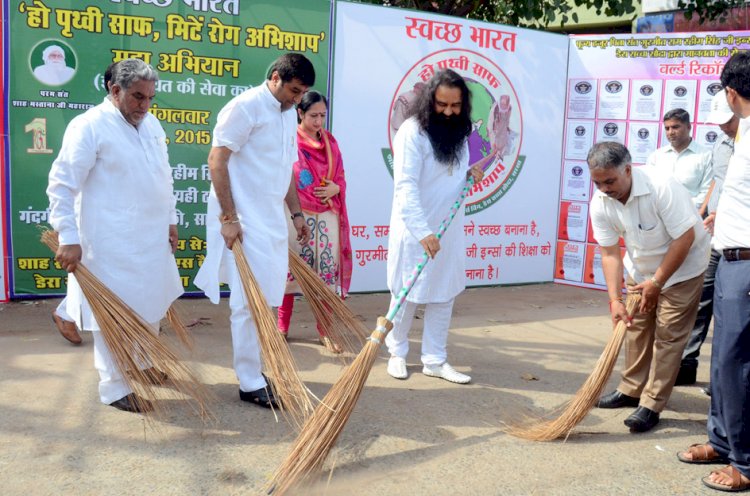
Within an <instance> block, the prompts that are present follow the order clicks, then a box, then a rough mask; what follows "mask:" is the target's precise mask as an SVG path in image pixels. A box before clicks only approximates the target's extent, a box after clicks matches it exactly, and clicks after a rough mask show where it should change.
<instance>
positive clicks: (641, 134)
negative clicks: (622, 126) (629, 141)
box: [638, 127, 651, 140]
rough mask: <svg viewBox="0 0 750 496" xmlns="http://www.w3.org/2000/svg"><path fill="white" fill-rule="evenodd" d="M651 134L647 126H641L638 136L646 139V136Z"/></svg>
mask: <svg viewBox="0 0 750 496" xmlns="http://www.w3.org/2000/svg"><path fill="white" fill-rule="evenodd" d="M649 134H651V133H649V132H648V129H646V128H645V127H642V128H640V129H639V130H638V137H639V138H641V139H644V140H645V139H646V138H648V135H649Z"/></svg>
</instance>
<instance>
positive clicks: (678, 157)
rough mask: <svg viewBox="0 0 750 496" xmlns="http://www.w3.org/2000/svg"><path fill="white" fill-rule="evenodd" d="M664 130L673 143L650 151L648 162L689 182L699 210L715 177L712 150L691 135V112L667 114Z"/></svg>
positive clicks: (686, 182)
mask: <svg viewBox="0 0 750 496" xmlns="http://www.w3.org/2000/svg"><path fill="white" fill-rule="evenodd" d="M664 131H665V132H666V135H667V140H669V144H668V145H667V146H663V147H661V148H659V149H658V150H656V151H655V152H653V153H652V154H651V155H649V157H648V159H647V160H646V165H647V166H649V167H653V168H654V169H655V170H657V171H658V172H660V173H663V174H667V175H670V176H672V177H674V178H675V179H676V180H677V182H679V183H680V184H682V185H683V186H685V188H686V189H687V190H688V192H689V193H690V196H691V197H692V199H693V205H694V206H695V209H696V210H698V209H699V208H700V207H701V205H702V204H703V200H704V199H705V198H706V194H707V193H708V188H709V186H710V185H711V179H713V172H712V170H711V152H710V151H709V150H704V149H703V148H702V147H701V146H700V145H699V144H698V143H696V142H695V140H694V139H692V138H691V137H690V114H689V113H688V112H687V111H685V110H683V109H679V108H678V109H672V110H670V111H669V112H667V113H666V114H664Z"/></svg>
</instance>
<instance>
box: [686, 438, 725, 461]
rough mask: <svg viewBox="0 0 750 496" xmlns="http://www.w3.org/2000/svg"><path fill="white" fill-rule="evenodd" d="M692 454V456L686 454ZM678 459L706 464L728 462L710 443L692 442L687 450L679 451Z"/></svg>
mask: <svg viewBox="0 0 750 496" xmlns="http://www.w3.org/2000/svg"><path fill="white" fill-rule="evenodd" d="M688 453H689V454H690V458H688V457H686V456H685V455H686V454H688ZM677 459H678V460H680V461H681V462H683V463H691V464H696V465H697V464H706V463H728V460H727V459H726V458H724V457H723V456H721V455H720V454H719V453H718V452H717V451H716V450H715V449H714V447H713V446H711V445H710V444H708V443H705V444H701V443H695V444H691V445H690V447H689V448H688V449H687V451H679V452H677Z"/></svg>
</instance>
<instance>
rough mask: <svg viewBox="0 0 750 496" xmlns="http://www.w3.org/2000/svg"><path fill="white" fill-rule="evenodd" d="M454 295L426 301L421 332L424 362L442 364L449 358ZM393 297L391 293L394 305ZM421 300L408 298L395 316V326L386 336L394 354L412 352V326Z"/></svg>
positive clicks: (387, 343) (389, 347) (400, 355)
mask: <svg viewBox="0 0 750 496" xmlns="http://www.w3.org/2000/svg"><path fill="white" fill-rule="evenodd" d="M454 301H455V298H454V299H452V300H450V301H448V302H445V303H427V304H425V310H424V331H423V333H422V363H423V364H424V365H442V364H444V363H445V362H446V361H447V360H448V352H447V350H446V347H447V344H448V328H449V327H450V323H451V315H452V313H453V302H454ZM393 303H394V298H393V296H391V305H393ZM417 305H418V303H412V302H410V301H405V302H404V304H403V305H402V306H401V309H400V310H399V311H398V313H396V317H394V319H393V329H392V330H391V332H390V333H388V335H387V336H386V337H385V344H386V346H388V351H389V352H390V354H391V355H392V356H397V357H401V358H404V359H405V358H406V355H407V354H408V353H409V330H410V329H411V324H412V321H413V320H414V312H415V311H416V310H417Z"/></svg>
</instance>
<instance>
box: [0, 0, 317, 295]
mask: <svg viewBox="0 0 750 496" xmlns="http://www.w3.org/2000/svg"><path fill="white" fill-rule="evenodd" d="M6 2H7V3H6V7H7V9H6V12H7V13H8V19H7V24H6V25H7V26H8V27H9V29H10V33H11V36H10V46H9V50H8V53H10V60H9V74H8V81H9V87H8V101H7V105H8V108H7V111H8V121H9V128H8V134H9V135H10V160H9V167H10V188H9V189H10V217H11V225H10V229H11V235H12V245H11V246H12V257H13V258H12V276H13V284H12V288H11V296H21V297H22V296H24V295H38V294H49V295H52V294H63V293H64V292H65V284H66V274H65V272H64V271H63V270H61V269H60V268H59V267H56V264H55V262H54V260H53V256H52V253H51V252H50V251H49V249H48V248H47V247H45V246H44V245H42V244H41V243H40V242H39V231H40V226H47V220H48V215H49V212H48V200H47V196H46V194H45V189H46V187H47V175H48V173H49V169H50V166H51V164H52V162H53V160H54V159H55V157H56V155H57V152H58V151H59V148H60V144H61V142H62V137H63V133H64V132H65V128H66V126H67V125H68V123H69V122H70V121H71V120H72V119H73V117H75V116H76V115H78V114H80V113H82V112H84V111H85V110H86V109H88V108H90V107H93V106H95V105H97V104H99V103H101V101H102V99H103V98H104V97H105V90H104V78H103V74H104V70H105V69H106V67H107V66H108V65H109V64H110V63H112V62H114V61H117V60H121V59H125V58H129V57H135V58H141V59H143V60H145V61H146V62H148V63H150V64H151V65H153V66H154V67H155V68H156V69H157V70H158V71H159V74H160V77H161V81H160V82H159V83H158V84H157V87H156V90H157V94H156V98H155V99H154V104H153V106H152V109H151V112H152V113H153V114H154V116H156V118H157V119H159V121H160V122H161V124H162V126H163V127H164V130H165V131H166V133H167V139H168V142H169V157H170V163H171V166H172V170H173V177H174V190H175V196H176V197H177V208H178V217H179V221H178V222H179V224H180V226H179V232H180V242H179V248H178V251H177V253H176V254H175V256H176V258H177V265H178V267H179V269H180V274H181V276H182V281H183V285H184V286H185V289H186V291H188V292H193V291H197V288H195V287H194V286H193V284H192V280H193V276H194V275H195V273H196V272H197V270H198V267H199V266H200V264H201V263H202V261H203V257H204V253H205V244H206V243H205V227H204V226H205V215H206V214H205V212H206V202H207V198H208V189H209V180H208V166H207V164H206V162H207V157H208V151H209V149H210V146H211V135H212V131H213V127H214V125H215V123H216V115H217V113H218V111H219V110H220V109H221V108H222V107H223V106H224V104H226V103H227V102H228V101H229V100H230V99H231V98H233V97H234V96H236V95H238V94H240V93H241V92H242V91H244V90H245V89H247V88H248V87H251V86H254V85H258V84H261V83H262V82H263V80H264V79H265V76H266V72H267V69H268V67H269V66H270V64H271V62H272V61H273V60H274V59H276V57H278V56H279V55H281V54H282V53H285V52H289V51H295V52H302V53H304V54H305V55H306V56H307V57H308V58H310V59H311V60H312V62H313V64H314V65H315V70H316V73H317V84H316V88H317V89H318V90H320V91H323V92H325V88H326V85H327V77H328V55H329V39H330V38H329V18H330V9H331V2H330V0H266V1H258V0H254V1H252V2H248V1H247V0H244V1H243V2H242V9H241V10H240V0H89V1H82V0H75V1H74V0H67V1H64V0H26V1H19V0H6ZM61 59H62V65H61ZM133 201H134V202H137V201H138V198H133ZM110 227H111V229H115V230H116V229H117V226H110Z"/></svg>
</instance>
